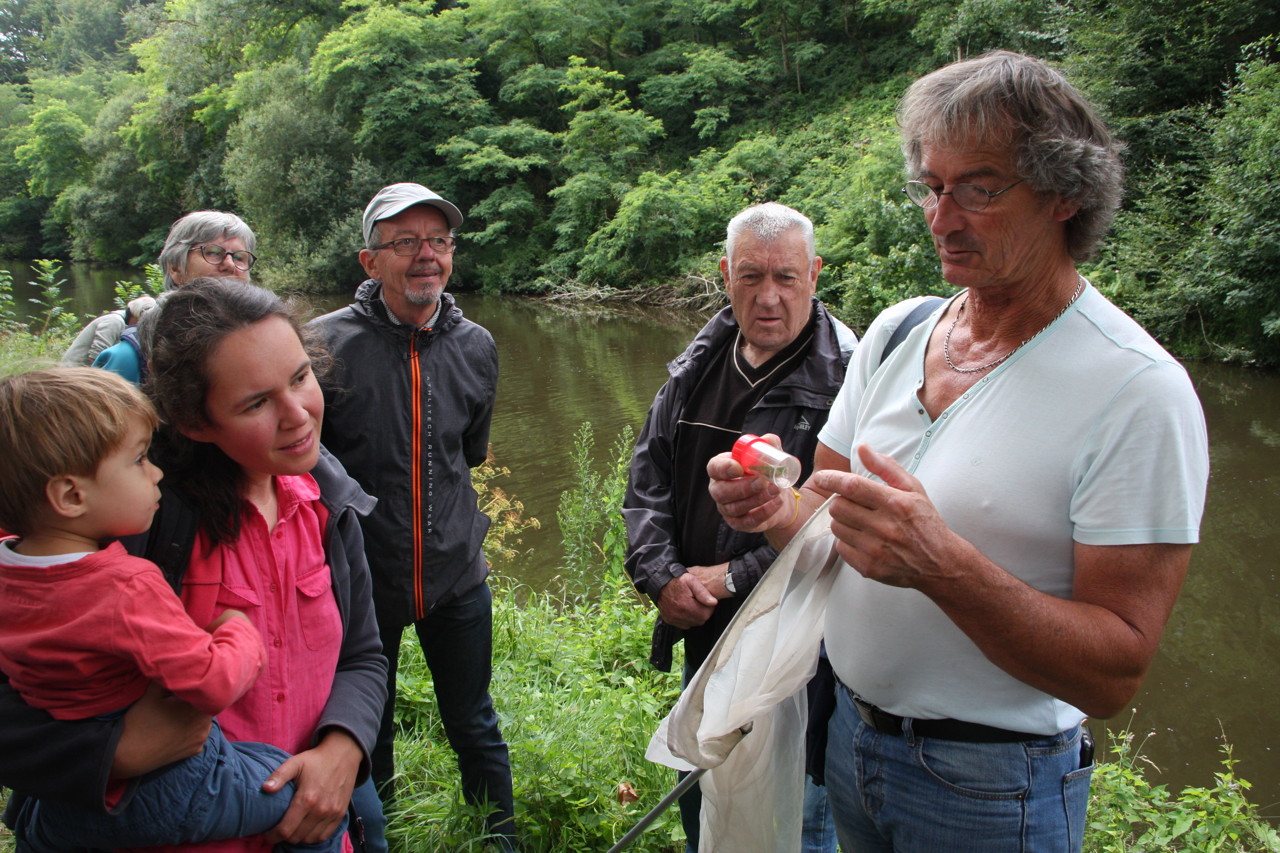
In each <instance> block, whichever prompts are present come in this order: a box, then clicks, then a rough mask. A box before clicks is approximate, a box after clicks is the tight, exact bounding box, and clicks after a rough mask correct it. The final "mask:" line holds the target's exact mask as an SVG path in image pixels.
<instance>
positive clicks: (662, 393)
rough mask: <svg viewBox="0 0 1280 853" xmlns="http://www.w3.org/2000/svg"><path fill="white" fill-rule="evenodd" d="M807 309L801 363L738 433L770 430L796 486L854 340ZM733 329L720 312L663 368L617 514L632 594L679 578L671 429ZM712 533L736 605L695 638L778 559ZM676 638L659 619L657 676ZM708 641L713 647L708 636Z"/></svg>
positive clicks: (735, 536) (729, 532) (753, 542)
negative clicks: (807, 335) (807, 334)
mask: <svg viewBox="0 0 1280 853" xmlns="http://www.w3.org/2000/svg"><path fill="white" fill-rule="evenodd" d="M815 304H816V306H817V308H816V310H817V321H816V326H815V329H814V342H813V348H812V349H811V350H810V353H809V356H808V358H806V359H805V361H803V362H802V363H801V364H800V365H799V366H797V367H796V369H795V370H794V371H792V373H791V374H790V375H789V376H787V377H786V378H785V379H783V380H782V381H781V382H779V383H778V385H777V386H775V387H774V388H773V389H771V390H770V391H769V392H768V393H767V394H765V395H764V397H763V398H762V399H761V400H760V402H759V403H757V404H756V405H755V407H754V408H752V410H751V411H750V412H749V413H748V415H747V418H746V422H745V423H744V424H743V432H750V433H755V434H756V435H763V434H765V433H769V432H771V433H774V434H776V435H777V436H778V437H779V438H781V439H782V446H783V447H784V448H785V449H786V450H787V452H788V453H791V454H792V455H794V456H795V457H797V458H798V459H799V460H800V461H801V463H802V465H803V469H804V470H803V473H802V475H801V480H802V481H803V480H804V479H806V478H807V477H808V476H809V473H810V471H811V470H812V467H813V453H814V450H815V449H817V446H818V430H820V429H821V428H822V426H823V425H824V424H825V423H826V422H827V415H828V414H829V413H830V411H831V404H832V403H833V402H834V401H835V396H836V392H838V391H839V390H840V385H841V384H842V383H843V382H844V374H845V368H846V367H847V366H848V363H849V358H850V357H851V356H852V355H853V349H854V347H855V346H857V343H858V339H857V336H855V335H854V333H853V332H852V331H850V330H849V329H848V328H847V327H846V326H845V325H844V324H843V323H841V322H840V321H839V320H837V319H835V318H834V317H832V316H831V314H830V313H828V311H827V310H826V308H824V307H823V306H822V304H821V303H819V302H817V300H815ZM737 331H738V324H737V321H736V320H735V319H734V317H733V312H732V310H731V309H729V308H725V309H724V310H722V311H720V312H719V313H718V314H716V316H714V317H712V318H711V320H710V321H709V322H708V323H707V324H706V325H705V326H704V327H703V328H702V330H701V331H700V332H698V334H697V336H696V337H695V338H694V339H693V342H692V343H690V344H689V346H688V348H687V349H686V350H685V351H684V353H683V354H681V355H680V356H679V357H678V358H676V360H675V361H673V362H671V363H670V364H669V365H667V370H668V372H669V373H670V376H671V378H670V379H668V380H667V382H666V384H664V385H663V386H662V388H660V389H659V390H658V394H657V396H656V397H655V398H654V401H653V405H652V406H650V407H649V414H648V417H646V418H645V423H644V428H643V429H642V430H641V432H640V437H639V438H638V439H637V440H636V448H635V453H634V455H633V456H632V459H631V475H630V479H629V481H628V483H627V494H626V498H625V500H624V502H623V509H622V515H623V518H624V519H625V520H626V524H627V538H628V547H627V561H626V568H627V572H628V573H629V574H630V575H631V577H632V579H633V580H634V581H635V585H636V589H638V590H640V591H641V592H643V593H645V594H646V595H648V596H649V597H650V598H652V599H653V600H655V601H656V600H657V599H658V594H659V593H660V592H661V591H662V588H663V587H664V586H666V585H667V583H668V582H669V581H671V579H672V578H675V577H677V576H678V575H682V574H684V573H685V572H686V569H685V564H684V561H683V560H682V559H681V557H680V554H679V553H678V552H677V549H676V542H677V541H678V529H679V520H678V519H677V518H676V517H675V510H674V503H673V500H672V478H673V476H674V472H673V470H672V465H673V460H674V458H675V452H674V447H673V441H674V438H675V432H676V423H677V421H678V420H679V418H680V413H681V412H682V411H683V409H684V405H685V402H686V401H687V400H688V398H689V394H690V392H691V391H692V389H693V388H694V387H695V386H696V385H697V383H698V379H699V378H700V377H701V375H702V371H703V370H704V369H705V367H706V364H707V361H708V360H709V358H710V357H711V356H712V355H713V354H714V353H715V352H717V351H718V350H719V349H720V348H721V347H723V346H731V345H732V343H733V341H734V339H735V336H736V334H737ZM708 535H711V531H708ZM714 535H715V550H716V562H724V561H728V562H729V571H730V572H732V573H733V582H734V587H735V588H736V589H737V591H738V592H737V595H736V597H735V598H732V599H726V600H725V601H722V602H720V604H719V605H717V607H716V614H715V616H714V617H713V621H712V622H709V623H708V624H707V625H703V626H700V627H699V628H696V629H694V631H698V632H707V631H711V632H714V633H715V634H717V635H718V634H719V632H720V631H721V630H723V627H724V625H725V624H727V623H728V619H729V618H730V617H731V616H732V615H733V613H734V612H735V611H736V610H737V608H738V606H739V604H741V601H742V599H743V598H745V597H746V595H747V593H749V592H750V591H751V590H752V589H753V588H755V585H756V584H757V583H758V582H759V581H760V578H761V576H762V575H763V574H764V572H765V570H766V569H768V568H769V566H770V565H771V564H772V563H773V559H774V557H776V556H777V555H778V552H777V551H775V550H774V549H773V548H772V547H771V546H770V545H769V543H768V542H767V541H766V540H765V537H764V535H763V534H759V533H740V532H738V531H736V530H734V529H733V528H731V527H729V526H728V525H727V524H724V523H723V522H722V523H721V524H720V525H719V526H718V528H717V529H716V530H715V531H714ZM681 636H682V635H681V633H680V632H679V631H678V630H677V629H675V628H672V627H671V626H670V625H667V624H666V623H665V622H663V621H662V619H661V618H659V619H658V623H657V625H656V626H655V629H654V636H653V648H652V650H651V653H650V661H651V662H652V663H653V665H654V666H656V667H658V668H659V669H662V670H669V669H670V668H671V649H672V646H674V645H675V642H676V640H678V639H679V638H680V637H681ZM710 639H711V641H712V642H714V637H712V638H710Z"/></svg>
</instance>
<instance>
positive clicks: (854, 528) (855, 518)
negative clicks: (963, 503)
mask: <svg viewBox="0 0 1280 853" xmlns="http://www.w3.org/2000/svg"><path fill="white" fill-rule="evenodd" d="M857 452H858V460H859V461H860V462H861V463H862V465H863V467H865V468H866V470H867V471H868V472H870V473H871V474H872V475H873V476H874V477H876V478H878V479H871V478H869V477H866V476H863V475H861V474H854V473H849V472H846V471H834V470H824V471H816V472H814V476H813V478H812V481H811V482H812V485H813V486H814V487H815V488H817V489H819V490H821V491H824V492H830V493H833V494H835V495H837V497H836V500H834V501H833V502H832V503H831V507H830V512H831V532H832V533H833V534H835V537H836V550H837V552H838V553H839V554H840V556H841V558H842V559H843V560H844V561H845V562H846V563H848V564H849V565H850V566H851V567H852V568H854V569H855V570H857V571H858V572H859V573H860V574H862V575H863V576H864V577H867V578H869V579H871V580H875V581H879V582H880V583H884V584H888V585H890V586H899V587H909V588H913V589H921V590H926V588H927V587H928V586H929V585H930V584H932V583H933V582H935V581H937V580H939V579H941V577H942V575H943V574H944V573H945V572H946V571H947V567H949V566H954V565H957V564H958V562H957V561H956V560H954V559H951V558H948V557H947V556H946V555H947V554H949V553H954V550H955V548H956V547H958V546H960V547H963V546H962V543H963V541H964V540H962V539H961V538H960V537H959V536H958V535H957V534H955V533H954V532H953V531H952V530H951V529H950V528H948V527H947V525H946V523H945V522H944V521H943V520H942V517H941V516H940V515H939V514H938V511H937V509H936V508H935V507H934V505H933V503H932V502H931V501H930V500H929V496H928V495H927V494H926V493H925V490H924V487H923V486H921V484H920V481H919V480H917V479H916V478H915V477H913V476H911V475H910V474H908V473H907V471H906V469H904V468H903V467H902V466H901V465H899V464H898V463H897V461H895V460H894V459H893V458H892V457H889V456H886V455H884V454H882V453H876V452H875V451H874V450H872V449H871V448H869V447H867V446H866V445H865V444H864V445H860V446H859V447H858V449H857Z"/></svg>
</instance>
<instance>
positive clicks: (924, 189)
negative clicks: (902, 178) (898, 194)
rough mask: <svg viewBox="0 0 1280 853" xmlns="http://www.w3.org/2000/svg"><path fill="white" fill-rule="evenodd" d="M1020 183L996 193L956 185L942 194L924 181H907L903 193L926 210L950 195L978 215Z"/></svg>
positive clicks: (985, 189) (974, 186)
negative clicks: (941, 198)
mask: <svg viewBox="0 0 1280 853" xmlns="http://www.w3.org/2000/svg"><path fill="white" fill-rule="evenodd" d="M1020 183H1022V181H1020V180H1019V181H1014V182H1013V183H1011V184H1009V186H1007V187H1005V188H1004V189H1002V190H996V191H995V192H991V190H989V189H987V188H986V187H980V186H978V185H977V184H956V185H955V186H954V187H952V188H951V189H950V190H948V191H947V192H940V191H939V190H935V189H934V188H933V187H931V186H929V185H928V184H926V183H925V182H924V181H907V185H906V186H904V187H903V188H902V191H903V192H904V193H906V194H907V198H909V199H911V200H912V201H914V202H915V203H916V204H918V205H920V206H921V207H923V208H924V209H925V210H932V209H933V208H935V207H937V206H938V201H939V200H940V197H941V196H944V195H949V196H951V198H952V200H953V201H955V203H956V204H958V205H960V206H961V207H963V208H964V209H965V210H971V211H973V212H974V213H978V212H980V211H983V210H986V209H987V205H989V204H991V199H993V198H995V197H996V196H998V195H1003V194H1004V193H1007V192H1008V191H1009V190H1011V189H1013V188H1014V187H1016V186H1017V185H1018V184H1020Z"/></svg>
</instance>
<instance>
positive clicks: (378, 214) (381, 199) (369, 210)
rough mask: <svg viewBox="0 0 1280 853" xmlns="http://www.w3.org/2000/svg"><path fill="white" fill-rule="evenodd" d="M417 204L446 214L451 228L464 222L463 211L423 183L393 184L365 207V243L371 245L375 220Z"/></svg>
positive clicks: (445, 216)
mask: <svg viewBox="0 0 1280 853" xmlns="http://www.w3.org/2000/svg"><path fill="white" fill-rule="evenodd" d="M415 204H429V205H431V206H432V207H434V208H436V209H437V210H439V211H440V212H441V213H443V214H444V218H445V219H446V220H447V221H448V222H449V227H450V228H451V229H452V228H457V227H458V226H459V225H461V224H462V211H460V210H458V208H457V207H455V206H454V205H453V203H452V202H448V201H445V200H444V199H443V198H441V197H440V196H439V195H437V194H436V193H433V192H432V191H431V190H429V189H427V188H426V187H424V186H423V185H422V184H411V183H403V184H392V185H390V186H387V187H383V188H382V189H380V190H378V194H377V195H375V196H374V197H373V200H372V201H370V202H369V204H368V205H367V206H366V207H365V209H364V244H365V245H366V246H367V245H369V241H370V240H371V239H373V224H374V223H375V222H377V221H378V220H380V219H389V218H390V217H392V216H395V215H396V214H397V213H400V212H402V211H405V210H408V209H409V208H411V207H413V206H414V205H415Z"/></svg>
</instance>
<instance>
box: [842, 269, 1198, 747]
mask: <svg viewBox="0 0 1280 853" xmlns="http://www.w3.org/2000/svg"><path fill="white" fill-rule="evenodd" d="M916 301H917V300H912V301H909V302H906V303H903V304H901V305H897V306H894V307H893V308H890V309H888V310H887V311H885V312H884V313H883V314H882V315H881V316H880V317H878V318H877V319H876V321H875V322H874V323H872V325H871V327H870V329H868V331H867V335H866V337H865V339H864V341H863V345H862V346H860V347H859V348H858V350H857V351H856V352H855V354H854V360H853V364H852V365H851V367H850V370H849V374H848V376H847V377H846V379H845V383H844V387H843V388H842V389H841V391H840V394H839V396H838V397H837V398H836V402H835V405H834V407H833V408H832V412H831V418H830V420H829V421H828V422H827V425H826V426H825V427H824V428H823V430H822V432H821V433H820V434H819V439H820V440H821V441H822V442H823V443H824V444H826V445H827V446H828V447H830V448H832V449H833V450H836V451H838V452H839V453H842V454H844V455H845V456H848V457H849V458H850V462H851V466H852V470H853V471H854V472H857V473H862V474H864V475H865V474H866V473H867V472H866V471H865V469H863V468H862V467H861V465H860V464H859V462H858V459H857V454H856V453H855V452H854V448H855V447H856V445H857V444H864V443H865V444H867V445H868V446H870V447H871V448H872V449H873V450H876V451H879V452H881V453H887V454H890V455H892V456H893V457H894V458H895V459H897V461H898V462H899V463H901V464H902V465H903V466H904V467H905V468H906V469H907V470H908V471H910V472H911V473H912V474H913V475H914V476H915V477H916V478H917V479H919V480H920V482H921V483H922V484H923V486H924V488H925V490H926V492H927V493H928V495H929V497H930V499H931V500H932V501H933V503H934V505H935V506H936V507H937V509H938V511H939V512H940V513H941V515H942V518H943V520H944V521H945V522H946V523H947V525H948V526H949V527H950V528H951V529H952V530H954V531H955V532H956V533H958V534H959V535H960V536H962V537H964V538H965V539H967V540H968V541H969V542H971V543H973V544H974V545H975V546H976V547H977V548H978V550H979V551H980V552H981V553H982V554H984V555H985V556H986V557H987V558H988V559H990V560H992V561H993V562H995V563H996V564H997V565H999V566H1001V567H1002V568H1004V569H1005V570H1006V571H1008V572H1010V573H1011V574H1013V575H1015V576H1017V577H1018V578H1020V579H1022V580H1023V581H1024V582H1026V583H1027V584H1029V585H1030V586H1032V587H1035V588H1036V589H1039V590H1041V591H1043V592H1046V593H1049V594H1051V595H1055V596H1059V597H1062V598H1069V597H1070V596H1071V590H1072V580H1073V576H1074V567H1073V562H1072V552H1073V545H1072V543H1073V540H1074V541H1075V542H1080V543H1082V544H1086V545H1130V544H1147V543H1178V544H1185V543H1192V542H1196V541H1197V540H1198V537H1199V525H1200V517H1201V514H1202V512H1203V510H1204V497H1205V487H1206V484H1207V481H1208V475H1209V456H1208V438H1207V434H1206V430H1205V424H1204V413H1203V410H1202V409H1201V407H1200V401H1199V399H1198V398H1197V396H1196V393H1195V390H1194V388H1193V387H1192V385H1191V380H1190V378H1189V377H1188V376H1187V373H1186V371H1185V370H1184V369H1183V368H1182V366H1181V365H1180V364H1178V363H1177V361H1175V360H1174V359H1173V358H1172V357H1171V356H1170V355H1169V354H1168V353H1166V352H1165V351H1164V349H1163V348H1162V347H1161V346H1160V345H1159V344H1158V343H1156V342H1155V340H1154V339H1152V338H1151V336H1150V335H1148V334H1147V333H1146V332H1145V331H1144V330H1143V329H1142V328H1141V327H1140V326H1139V325H1138V324H1137V323H1135V322H1134V321H1133V320H1132V319H1130V318H1129V317H1128V316H1127V315H1125V314H1124V313H1123V312H1122V311H1120V310H1119V309H1118V308H1116V307H1115V306H1114V305H1112V304H1111V303H1110V302H1108V301H1107V299H1106V298H1105V297H1104V296H1102V294H1100V293H1099V292H1098V291H1096V290H1094V289H1093V288H1092V287H1086V288H1085V291H1084V293H1083V294H1082V295H1081V297H1080V298H1079V299H1078V300H1077V301H1076V303H1075V304H1074V305H1072V306H1071V307H1070V308H1069V309H1068V310H1067V311H1066V313H1064V314H1063V315H1062V316H1061V317H1059V318H1058V319H1057V320H1055V321H1054V322H1053V323H1052V324H1050V325H1049V326H1048V327H1047V328H1046V329H1045V330H1044V331H1043V332H1042V333H1040V334H1039V335H1037V336H1036V337H1035V338H1034V339H1032V340H1031V341H1030V342H1029V343H1027V344H1026V345H1025V346H1023V347H1022V348H1021V349H1019V350H1018V351H1017V352H1015V353H1014V354H1013V355H1012V356H1010V357H1009V359H1008V360H1007V361H1005V362H1004V363H1003V364H1001V365H1000V366H999V367H997V368H995V369H994V370H992V371H991V372H990V373H989V374H988V375H986V376H985V377H983V378H982V379H980V380H979V381H978V382H977V384H976V385H974V386H973V387H972V388H971V389H970V390H969V391H968V392H966V393H965V394H964V395H962V396H961V397H960V399H958V400H956V401H955V402H954V403H953V404H952V405H951V406H950V407H949V408H948V409H947V410H946V411H945V412H943V413H942V414H941V415H939V417H938V418H937V420H931V419H930V417H929V415H928V413H927V412H926V411H925V410H924V407H923V406H922V405H920V402H919V399H918V397H917V392H918V391H919V389H920V387H921V385H922V383H923V379H924V352H925V345H926V343H927V341H928V337H929V333H930V331H931V330H932V329H933V328H934V326H935V325H936V323H937V318H938V316H939V313H940V312H941V310H942V309H941V308H940V309H939V311H938V312H935V313H934V315H933V317H932V318H931V319H930V320H929V321H928V322H925V323H921V324H920V325H919V326H918V327H917V328H915V329H913V330H912V332H911V334H910V335H908V337H907V338H906V340H905V341H903V343H902V345H901V346H900V347H899V348H898V349H897V350H895V351H894V353H893V354H892V355H891V356H890V357H889V359H888V360H887V361H886V362H885V363H884V365H883V367H882V368H881V369H879V370H877V366H878V365H879V360H880V353H881V351H882V350H883V345H884V342H885V341H886V340H887V339H888V336H889V335H890V334H891V333H892V331H893V329H895V328H896V327H897V326H898V324H899V323H900V322H901V320H902V319H903V318H904V317H905V316H906V315H907V314H908V313H909V312H910V309H911V308H912V307H913V306H914V304H915V303H916ZM827 613H828V616H827V624H826V643H827V649H828V652H829V653H830V657H831V662H832V664H833V666H834V667H835V670H836V673H837V675H839V677H840V680H841V681H843V682H844V683H845V684H847V685H848V686H849V687H850V688H852V689H853V690H854V691H855V692H857V693H858V694H859V695H861V696H863V697H864V698H865V699H867V701H869V702H872V703H874V704H876V705H878V706H880V707H881V708H883V709H885V710H886V711H889V712H891V713H894V714H899V715H902V716H907V717H922V718H934V719H937V718H953V719H959V720H967V721H970V722H977V723H985V724H987V725H991V726H998V727H1000V728H1005V729H1011V730H1014V731H1024V732H1030V733H1039V734H1045V735H1049V734H1054V733H1057V732H1060V731H1064V730H1066V729H1068V728H1070V727H1072V726H1074V725H1075V724H1077V723H1078V722H1080V721H1081V720H1082V719H1083V718H1084V716H1085V715H1084V714H1083V713H1082V712H1081V711H1079V710H1078V709H1076V708H1074V707H1072V706H1070V705H1068V704H1066V703H1065V702H1062V701H1059V700H1057V699H1054V698H1053V697H1051V696H1049V695H1048V694H1047V693H1044V692H1042V691H1040V690H1036V689H1035V688H1033V687H1031V686H1029V685H1027V684H1025V683H1023V682H1021V681H1018V680H1017V679H1015V678H1014V677H1013V676H1011V675H1009V674H1008V673H1006V672H1004V671H1003V670H1001V669H1000V668H999V667H997V666H995V665H994V664H992V663H991V662H990V661H988V660H987V659H986V658H985V657H984V656H983V654H982V652H981V651H980V650H979V649H978V647H977V646H976V645H974V644H973V642H971V641H970V640H969V639H968V637H967V636H965V634H964V633H963V632H962V631H960V630H959V629H958V628H957V627H956V626H955V624H954V623H952V622H951V620H950V619H949V618H947V616H946V615H945V614H944V613H943V612H942V610H941V609H940V608H938V607H937V606H936V605H935V604H934V603H933V602H932V601H930V600H929V598H927V597H926V596H925V595H923V594H922V593H920V592H917V591H915V590H909V589H900V588H897V587H891V586H887V585H884V584H881V583H878V582H875V581H869V580H867V579H865V578H863V577H862V576H861V575H859V574H858V573H857V572H856V571H852V570H848V569H845V570H843V571H842V572H841V573H840V575H839V576H838V578H837V580H836V582H835V587H834V588H833V590H832V595H831V601H830V606H829V608H828V611H827Z"/></svg>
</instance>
